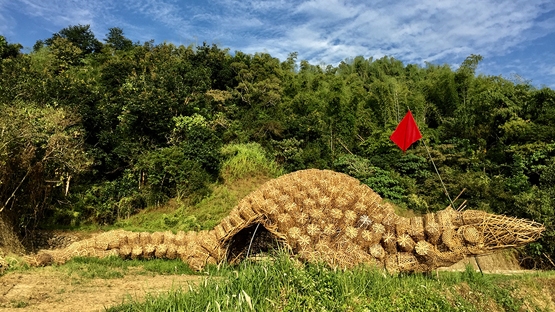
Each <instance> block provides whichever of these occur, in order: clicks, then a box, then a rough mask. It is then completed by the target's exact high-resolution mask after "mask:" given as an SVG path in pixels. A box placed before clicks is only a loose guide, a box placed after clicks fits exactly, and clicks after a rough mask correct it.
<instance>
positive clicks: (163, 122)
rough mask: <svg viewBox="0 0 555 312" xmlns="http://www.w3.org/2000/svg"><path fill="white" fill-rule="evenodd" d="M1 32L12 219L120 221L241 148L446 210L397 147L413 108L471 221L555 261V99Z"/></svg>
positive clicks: (80, 29)
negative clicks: (527, 237)
mask: <svg viewBox="0 0 555 312" xmlns="http://www.w3.org/2000/svg"><path fill="white" fill-rule="evenodd" d="M21 48H22V47H21V46H20V45H19V44H17V43H9V42H7V41H6V39H5V38H4V37H1V36H0V217H1V218H0V222H1V223H3V224H6V226H10V227H12V228H13V229H14V230H15V232H16V233H17V234H18V235H20V236H21V237H24V236H25V234H26V233H27V232H28V231H30V230H32V229H34V228H36V227H42V226H47V225H52V224H56V225H75V224H81V223H98V224H110V223H113V222H114V221H115V220H117V219H121V218H126V217H128V216H129V215H131V214H134V213H137V212H138V211H140V210H142V209H144V208H146V207H149V206H154V205H160V204H163V203H164V202H166V201H167V200H168V199H170V198H174V197H179V198H186V199H187V200H189V201H190V202H191V203H194V202H195V201H198V200H200V199H202V198H203V197H205V196H207V195H208V194H209V193H210V185H212V184H213V183H216V182H218V181H220V180H221V176H222V175H221V170H220V169H221V166H220V165H221V163H222V162H223V161H224V160H225V158H226V157H229V153H227V154H226V153H225V152H222V151H226V150H229V149H226V147H228V146H230V145H231V144H236V143H249V144H256V145H257V146H260V147H262V148H263V150H264V151H265V153H266V154H267V156H268V157H270V158H271V159H273V160H275V161H276V162H277V163H278V164H279V165H280V166H281V168H283V170H284V171H286V172H292V171H295V170H300V169H307V168H319V169H332V170H335V171H338V172H343V173H346V174H348V175H350V176H352V177H354V178H356V179H358V180H360V181H362V182H363V183H364V184H366V185H368V186H370V187H371V188H372V189H373V190H375V191H376V192H377V193H378V194H379V195H380V196H382V197H383V198H385V199H386V200H389V201H392V202H393V203H395V204H396V205H397V206H400V207H404V208H407V209H411V210H413V211H414V212H415V213H416V214H425V213H431V212H436V211H439V210H441V209H444V208H445V207H447V206H448V205H449V200H448V199H447V197H446V196H445V194H444V192H443V188H442V187H441V185H440V181H439V179H438V177H437V175H435V171H434V169H433V167H432V164H431V163H430V160H429V157H428V152H427V150H426V148H425V146H424V144H423V143H422V142H418V143H416V144H414V145H413V146H412V147H411V148H410V149H409V150H408V151H407V152H406V153H402V152H401V151H399V150H398V149H397V148H396V147H395V145H394V144H393V143H392V142H391V141H390V140H389V136H390V134H391V132H392V131H393V130H394V129H395V126H396V125H397V124H398V122H399V120H400V119H401V118H402V117H403V116H404V114H405V113H406V111H407V109H408V108H410V109H411V111H412V113H413V115H414V117H415V119H416V122H417V123H418V126H419V128H420V131H421V132H422V135H423V140H424V142H425V143H426V145H427V146H428V148H429V151H430V155H431V157H432V158H433V159H434V161H435V164H436V166H437V168H438V170H439V171H440V172H441V173H442V178H443V181H444V182H445V184H446V188H447V190H448V191H449V192H450V193H451V196H452V197H453V196H456V195H457V194H459V193H460V192H461V191H462V190H465V191H464V192H463V193H462V194H461V196H460V199H459V201H466V203H465V204H466V206H467V207H469V209H476V210H484V211H487V212H492V213H497V214H504V215H508V216H514V217H519V218H528V219H532V220H535V221H537V222H541V223H543V224H544V225H545V226H546V231H545V233H544V235H543V237H542V238H541V239H540V240H539V241H538V242H536V243H532V244H530V245H529V246H527V247H526V249H524V250H523V256H522V259H523V261H524V262H523V263H524V264H525V265H527V266H529V267H549V266H552V265H553V263H552V261H553V260H552V259H555V243H554V242H555V228H554V226H553V221H554V218H555V217H554V210H553V207H554V204H555V142H554V140H553V138H554V137H555V127H554V125H555V91H554V90H552V89H549V88H547V87H543V88H538V87H535V86H533V85H532V84H531V83H530V82H527V81H523V80H522V79H516V78H515V79H512V80H509V79H507V78H504V77H499V76H484V75H478V74H477V73H476V69H477V67H478V66H479V63H480V61H481V60H482V57H481V56H479V55H470V56H469V57H467V58H466V59H465V60H464V62H462V64H461V65H460V66H459V67H458V68H457V69H452V68H451V67H450V66H448V65H439V64H429V63H427V64H425V65H424V66H421V65H415V64H403V62H401V61H399V60H396V59H394V58H392V57H383V58H380V59H373V58H364V57H361V56H356V57H354V58H352V59H346V60H344V61H343V62H341V63H340V64H338V65H326V64H318V65H315V64H310V63H309V62H307V61H305V60H298V58H297V54H296V53H291V54H290V55H289V57H288V58H287V59H285V60H279V59H278V58H276V57H273V56H271V55H269V54H267V53H256V54H254V55H251V54H245V53H243V52H240V51H233V52H232V51H229V50H228V49H225V48H221V47H218V46H216V45H209V44H202V45H200V46H188V47H185V46H175V45H173V44H171V43H161V44H155V43H154V42H153V41H150V42H144V43H139V42H137V43H133V42H132V41H131V40H130V39H128V38H126V37H125V36H124V34H123V31H122V30H121V29H119V28H112V29H110V31H109V33H108V34H106V36H105V39H103V40H102V41H100V40H98V39H97V38H96V37H95V35H94V34H93V33H92V32H91V30H90V28H89V26H87V25H77V26H69V27H67V28H64V29H62V30H61V31H60V32H58V33H56V34H54V35H53V36H52V37H51V38H46V39H44V40H39V41H37V43H36V44H35V46H34V47H33V49H32V51H28V52H26V53H22V52H21Z"/></svg>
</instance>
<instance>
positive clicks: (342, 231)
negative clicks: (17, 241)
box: [30, 169, 544, 272]
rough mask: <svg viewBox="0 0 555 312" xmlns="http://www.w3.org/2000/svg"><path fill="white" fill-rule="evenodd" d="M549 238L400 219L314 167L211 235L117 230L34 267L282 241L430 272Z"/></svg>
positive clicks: (219, 254)
mask: <svg viewBox="0 0 555 312" xmlns="http://www.w3.org/2000/svg"><path fill="white" fill-rule="evenodd" d="M543 230H544V227H543V225H542V224H539V223H536V222H533V221H530V220H526V219H518V218H513V217H507V216H501V215H495V214H491V213H486V212H484V211H478V210H464V211H456V210H454V209H453V208H451V207H448V208H446V209H444V210H441V211H438V212H435V213H428V214H425V215H423V216H415V217H411V218H406V217H401V216H398V215H397V214H396V213H395V211H394V207H393V205H391V204H389V203H387V202H385V201H383V200H382V199H381V198H380V196H379V195H378V194H376V193H375V192H374V191H372V189H370V188H369V187H368V186H366V185H364V184H361V183H360V182H359V181H358V180H356V179H354V178H352V177H350V176H348V175H345V174H342V173H337V172H333V171H329V170H317V169H309V170H301V171H297V172H293V173H290V174H287V175H284V176H281V177H279V178H277V179H274V180H270V181H268V182H267V183H265V184H264V185H262V186H261V187H260V188H259V189H258V190H256V191H254V192H252V193H251V194H249V195H248V196H246V197H245V198H244V199H242V200H241V201H240V202H239V204H238V205H237V206H236V207H235V208H234V209H233V210H232V211H231V212H230V214H229V216H227V217H226V218H224V219H223V220H222V221H221V223H220V224H219V225H217V226H216V227H215V228H214V229H212V230H210V231H200V232H194V231H192V232H187V233H185V232H179V233H177V234H174V233H172V232H169V231H168V232H155V233H144V232H143V233H136V232H128V231H122V230H117V231H110V232H106V233H103V234H100V235H97V236H95V237H93V238H90V239H87V240H83V241H80V242H76V243H73V244H72V245H70V246H69V247H67V248H65V249H60V250H48V251H41V252H39V253H38V254H37V256H35V257H34V258H32V259H31V260H30V262H31V263H33V264H35V265H44V264H48V263H51V262H57V263H63V262H65V261H67V260H68V259H71V258H72V257H75V256H97V257H104V256H107V255H119V256H120V257H124V258H147V259H148V258H169V259H175V258H181V259H182V260H183V261H185V262H187V263H188V264H189V265H190V266H191V267H192V268H194V269H197V270H201V269H202V268H204V266H206V265H207V264H215V263H218V262H221V261H230V262H232V261H237V259H241V258H243V257H244V256H245V254H247V253H249V252H250V253H251V254H252V253H253V252H254V251H255V249H257V248H259V249H260V248H264V246H265V244H266V243H271V242H279V243H281V244H282V245H283V246H286V248H287V249H289V250H290V252H291V253H292V254H295V255H297V257H298V258H299V259H301V260H304V261H309V262H325V263H327V264H328V265H330V266H332V267H340V268H348V267H353V266H355V265H359V264H370V265H376V266H379V267H385V268H386V269H387V270H388V271H389V272H399V271H402V272H422V271H430V270H433V269H436V268H438V267H443V266H450V265H452V264H454V263H456V262H458V261H460V260H461V259H463V258H464V257H465V256H469V255H480V254H484V253H487V252H491V251H494V250H497V249H501V248H508V247H517V246H522V245H524V244H527V243H529V242H532V241H534V240H536V239H538V238H539V237H540V235H541V233H542V231H543ZM253 242H254V244H253ZM253 245H254V247H253ZM251 249H252V250H251Z"/></svg>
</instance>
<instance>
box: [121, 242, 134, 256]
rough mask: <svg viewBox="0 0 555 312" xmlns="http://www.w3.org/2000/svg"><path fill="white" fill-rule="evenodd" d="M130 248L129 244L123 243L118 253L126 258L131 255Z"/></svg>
mask: <svg viewBox="0 0 555 312" xmlns="http://www.w3.org/2000/svg"><path fill="white" fill-rule="evenodd" d="M132 250H133V249H132V248H131V246H129V245H123V246H120V248H119V250H118V254H119V256H120V257H121V258H123V259H128V258H129V257H131V252H132Z"/></svg>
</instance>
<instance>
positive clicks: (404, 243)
mask: <svg viewBox="0 0 555 312" xmlns="http://www.w3.org/2000/svg"><path fill="white" fill-rule="evenodd" d="M397 244H398V245H399V249H401V250H402V251H405V252H411V251H413V250H414V246H415V245H416V243H415V242H414V240H412V238H411V237H410V236H409V235H408V234H401V235H399V237H397Z"/></svg>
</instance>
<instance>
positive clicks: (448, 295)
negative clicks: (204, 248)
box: [109, 254, 555, 311]
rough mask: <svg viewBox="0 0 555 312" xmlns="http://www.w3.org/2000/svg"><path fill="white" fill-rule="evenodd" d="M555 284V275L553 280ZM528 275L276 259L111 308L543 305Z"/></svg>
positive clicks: (214, 271) (215, 271)
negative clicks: (530, 293)
mask: <svg viewBox="0 0 555 312" xmlns="http://www.w3.org/2000/svg"><path fill="white" fill-rule="evenodd" d="M550 278H551V280H552V279H554V278H555V276H553V274H551V275H550ZM533 283H534V279H531V278H530V277H527V276H500V275H482V274H480V273H477V272H474V271H473V270H471V269H468V270H467V271H466V272H462V273H461V272H459V273H454V272H442V273H440V274H439V275H438V276H437V277H436V275H435V274H401V275H396V276H391V275H389V274H387V273H385V272H384V271H382V270H380V269H376V268H371V267H358V268H355V269H353V270H333V269H330V268H329V267H327V266H325V265H318V264H301V263H299V262H296V261H295V260H290V258H289V257H288V256H287V255H285V254H283V255H278V256H277V258H276V259H274V260H268V261H264V262H257V263H243V264H241V265H238V266H235V267H233V266H223V267H219V268H216V267H211V268H209V269H208V270H207V273H206V278H205V281H204V282H203V283H200V284H199V285H198V286H196V287H191V288H190V289H178V290H174V291H170V292H168V293H166V294H163V295H157V296H149V297H147V299H146V300H145V301H143V302H129V303H126V304H123V305H120V306H116V307H113V308H111V309H109V311H486V310H496V311H521V310H529V309H530V308H532V310H534V309H535V310H538V311H542V309H543V308H542V307H541V306H538V305H537V304H536V303H534V302H533V301H532V300H531V299H530V298H529V297H527V296H525V295H523V293H522V292H520V291H519V289H518V286H519V285H520V286H523V285H524V286H526V287H528V288H529V287H533V286H531V285H533Z"/></svg>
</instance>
